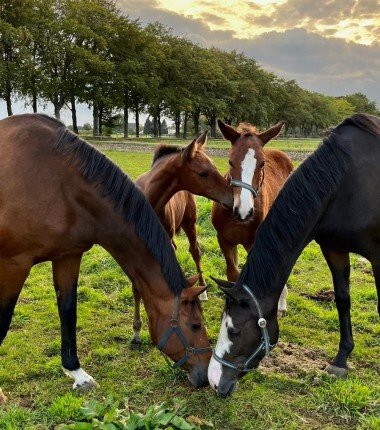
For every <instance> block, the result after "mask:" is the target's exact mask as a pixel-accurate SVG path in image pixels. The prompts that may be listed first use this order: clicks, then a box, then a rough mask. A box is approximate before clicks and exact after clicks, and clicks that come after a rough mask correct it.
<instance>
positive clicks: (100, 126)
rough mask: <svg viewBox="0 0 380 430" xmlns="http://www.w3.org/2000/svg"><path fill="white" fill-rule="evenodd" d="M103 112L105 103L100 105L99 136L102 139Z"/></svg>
mask: <svg viewBox="0 0 380 430" xmlns="http://www.w3.org/2000/svg"><path fill="white" fill-rule="evenodd" d="M103 111H104V106H103V103H100V105H99V136H100V137H101V136H102V135H103Z"/></svg>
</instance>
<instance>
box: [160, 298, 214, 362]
mask: <svg viewBox="0 0 380 430" xmlns="http://www.w3.org/2000/svg"><path fill="white" fill-rule="evenodd" d="M178 308H179V296H176V298H175V302H174V307H173V315H172V319H171V321H170V324H169V328H168V329H167V330H166V332H165V333H164V335H163V336H162V338H161V340H160V341H159V342H158V344H157V349H158V350H159V351H160V352H161V353H162V355H163V356H164V358H165V360H166V362H167V363H168V365H169V367H171V368H172V369H178V368H179V367H181V366H183V365H184V364H185V363H186V361H187V360H188V359H189V358H190V357H192V356H193V355H198V354H204V353H206V352H212V348H211V347H208V348H193V347H192V346H190V345H189V342H188V341H187V339H186V337H185V335H184V334H183V331H182V330H181V327H180V325H179V321H178ZM173 333H176V334H177V336H178V339H179V340H180V341H181V342H182V345H183V346H184V348H185V355H184V356H183V357H182V358H181V359H179V360H178V361H176V362H175V363H174V364H171V363H170V362H169V360H168V358H167V356H166V355H165V353H164V352H163V351H162V350H163V348H164V347H165V345H166V344H167V342H168V340H169V339H170V336H171V335H172V334H173Z"/></svg>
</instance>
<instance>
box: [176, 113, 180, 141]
mask: <svg viewBox="0 0 380 430" xmlns="http://www.w3.org/2000/svg"><path fill="white" fill-rule="evenodd" d="M174 124H175V137H176V138H177V139H179V138H180V137H181V115H180V114H176V115H175V117H174Z"/></svg>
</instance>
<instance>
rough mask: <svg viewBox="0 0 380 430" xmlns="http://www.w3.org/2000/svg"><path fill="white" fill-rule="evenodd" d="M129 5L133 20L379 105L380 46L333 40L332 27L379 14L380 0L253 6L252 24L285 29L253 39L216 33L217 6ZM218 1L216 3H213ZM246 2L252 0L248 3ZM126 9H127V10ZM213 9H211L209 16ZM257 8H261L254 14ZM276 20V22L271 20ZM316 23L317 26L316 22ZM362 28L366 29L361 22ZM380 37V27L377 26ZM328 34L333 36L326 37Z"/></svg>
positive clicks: (298, 0)
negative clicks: (304, 24) (193, 9)
mask: <svg viewBox="0 0 380 430" xmlns="http://www.w3.org/2000/svg"><path fill="white" fill-rule="evenodd" d="M118 3H119V5H122V4H124V6H125V9H124V11H125V12H128V11H129V14H130V16H131V17H133V18H137V17H138V16H139V17H140V18H141V21H142V22H143V23H145V24H146V23H148V22H153V21H155V20H159V21H160V22H162V23H163V24H165V25H166V26H168V27H170V28H172V29H173V31H174V34H176V35H178V36H186V37H187V38H188V39H190V40H191V41H193V42H194V43H197V44H200V45H202V46H204V47H211V46H216V47H218V48H221V49H225V50H227V51H229V50H233V49H235V50H237V51H238V52H243V53H245V54H246V55H247V56H248V57H250V58H254V59H255V60H256V61H257V62H258V63H259V64H260V65H261V66H262V67H263V69H264V70H267V71H270V72H274V73H275V74H277V75H278V76H279V77H282V78H284V79H287V80H291V79H295V80H296V81H297V82H298V84H299V85H300V86H301V87H303V88H305V89H307V90H310V91H317V92H320V93H323V94H326V95H332V96H340V95H347V94H352V93H354V92H362V93H364V94H366V95H367V96H368V98H369V99H370V100H373V101H376V103H377V105H378V106H379V107H380V86H379V85H378V83H377V82H378V77H377V75H378V71H379V70H380V45H379V44H373V45H371V46H366V45H360V44H357V43H353V42H346V41H345V40H343V39H338V38H333V37H331V36H333V35H334V34H335V30H334V29H330V28H328V25H330V24H331V25H333V24H334V23H335V22H337V21H338V20H341V19H348V18H349V17H350V16H352V14H356V17H358V16H359V15H358V11H360V13H361V14H362V15H363V16H368V17H369V16H370V17H372V18H373V17H374V15H375V11H376V10H377V9H376V8H375V4H377V0H376V1H373V0H360V1H359V2H355V1H353V0H335V1H319V2H315V0H288V1H287V2H286V3H284V4H282V5H277V7H276V14H275V16H274V15H273V14H268V13H267V14H265V15H262V11H263V9H262V8H260V7H258V6H257V5H255V4H254V3H249V5H251V6H252V7H251V9H250V12H251V13H250V14H249V15H247V16H246V18H247V20H248V23H249V22H251V21H252V22H253V21H255V22H254V24H255V25H256V24H261V25H262V26H264V27H267V26H268V28H270V27H273V26H274V24H275V23H276V24H277V25H278V26H280V27H281V28H283V29H284V30H283V31H268V32H266V33H264V34H262V35H260V36H257V37H254V38H253V37H251V38H249V39H237V38H236V37H234V33H233V32H232V31H212V30H210V28H209V26H208V22H210V21H211V20H215V22H216V18H215V17H214V14H215V7H214V8H213V9H210V8H209V9H207V13H205V14H204V16H203V18H202V19H194V18H191V17H185V16H182V15H179V14H177V13H174V12H170V11H166V10H164V9H159V10H158V9H156V8H157V1H156V2H155V5H154V6H153V7H152V2H150V1H149V3H148V2H145V3H144V2H140V1H138V2H137V3H138V4H139V5H140V4H143V3H144V4H145V5H144V7H142V8H141V9H144V10H143V11H142V12H141V14H140V15H139V13H138V12H137V11H134V12H133V11H132V10H131V4H132V3H131V2H130V1H129V0H128V1H127V0H119V2H118ZM209 3H213V4H214V5H215V2H209ZM244 3H246V4H247V2H244ZM122 9H123V8H122ZM210 10H212V13H211V15H210ZM255 12H259V13H258V14H257V15H255ZM230 13H231V11H230ZM271 20H272V21H271ZM304 20H310V22H311V21H313V22H315V23H316V22H324V23H325V25H326V26H327V27H326V28H325V29H324V33H323V32H320V34H317V33H315V32H311V31H310V30H308V29H303V28H297V24H298V23H299V22H301V21H304ZM311 27H312V26H311ZM357 27H358V30H360V29H361V28H362V27H360V26H359V24H358V23H357ZM372 31H373V32H374V33H376V32H377V36H378V37H380V30H379V28H378V27H374V29H373V30H372ZM325 36H329V37H325Z"/></svg>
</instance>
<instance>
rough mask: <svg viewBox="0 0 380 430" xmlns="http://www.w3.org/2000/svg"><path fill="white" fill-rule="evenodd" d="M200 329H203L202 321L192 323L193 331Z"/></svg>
mask: <svg viewBox="0 0 380 430" xmlns="http://www.w3.org/2000/svg"><path fill="white" fill-rule="evenodd" d="M200 329H201V323H194V324H191V330H192V331H194V332H196V331H199V330H200Z"/></svg>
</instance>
